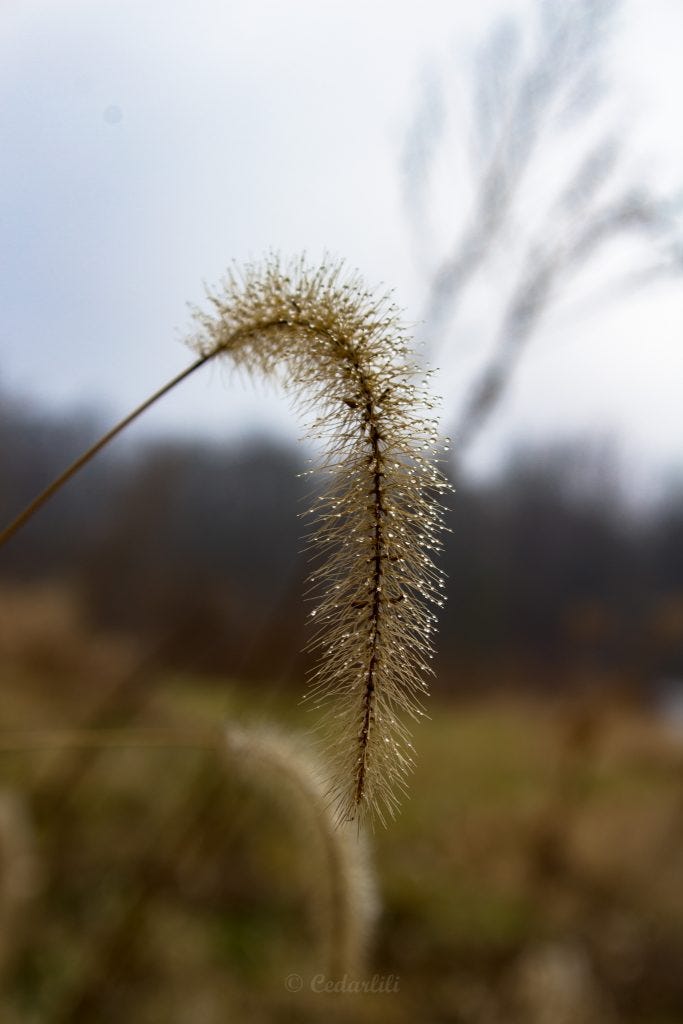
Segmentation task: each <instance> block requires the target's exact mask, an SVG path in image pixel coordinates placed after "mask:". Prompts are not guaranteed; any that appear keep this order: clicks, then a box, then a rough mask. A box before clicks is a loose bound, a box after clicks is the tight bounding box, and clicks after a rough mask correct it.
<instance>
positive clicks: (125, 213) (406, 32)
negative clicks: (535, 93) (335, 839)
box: [0, 0, 683, 471]
mask: <svg viewBox="0 0 683 1024" xmlns="http://www.w3.org/2000/svg"><path fill="white" fill-rule="evenodd" d="M556 2H557V3H558V4H559V3H568V2H569V0H556ZM528 9H529V5H528V4H526V3H525V2H523V0H519V2H515V3H503V2H498V0H480V2H479V3H478V4H476V5H472V4H465V3H455V2H453V0H443V2H439V0H420V3H406V2H403V3H402V2H396V0H394V2H389V0H386V2H384V0H374V2H373V0H363V2H361V0H331V2H327V0H279V2H276V0H250V2H249V3H246V2H235V0H163V2H162V0H147V2H145V0H135V2H129V0H98V2H97V3H92V2H91V0H87V2H86V0H83V2H75V0H43V2H32V0H14V2H9V0H5V2H4V3H3V4H2V5H1V7H0V88H1V94H2V103H0V138H1V139H2V148H1V150H0V230H1V238H2V245H1V247H0V264H1V273H0V387H1V388H2V389H3V390H7V391H8V392H10V393H14V394H16V393H20V394H23V395H25V396H27V397H29V398H35V399H36V400H38V401H40V402H41V403H42V404H44V405H48V406H50V407H52V408H64V407H67V406H68V407H71V406H77V407H79V408H85V409H95V410H98V411H100V412H101V414H102V416H103V417H104V419H105V420H106V421H109V420H110V419H112V418H113V417H115V416H117V415H118V414H120V413H123V412H124V411H126V409H127V407H128V406H130V405H131V404H132V403H135V402H137V401H138V400H140V399H141V398H143V397H144V396H145V395H146V394H147V393H148V392H149V391H150V390H152V389H153V388H155V387H157V386H158V385H159V384H160V383H162V382H163V381H164V380H165V379H166V378H167V377H168V376H170V375H171V374H173V373H175V372H177V371H178V370H179V369H180V368H181V367H182V366H183V365H185V363H186V362H187V359H188V356H187V353H186V350H185V349H184V348H183V345H182V338H183V336H184V334H185V333H186V332H187V329H188V326H189V316H188V312H187V308H186V303H187V302H188V301H192V302H201V300H202V295H203V284H202V282H203V281H206V282H207V283H213V282H215V281H216V280H217V279H218V278H219V277H220V276H221V274H222V272H223V270H224V269H225V268H226V267H227V265H228V264H229V262H230V261H231V260H233V259H236V260H245V259H247V258H255V259H258V258H259V257H260V256H261V255H262V254H263V253H265V252H268V251H269V250H273V249H276V250H280V251H281V252H283V253H298V252H300V251H302V250H306V252H307V253H308V254H309V255H310V257H311V259H312V260H315V259H317V258H319V257H320V255H321V254H322V253H323V252H324V251H329V252H331V253H332V254H334V255H337V256H340V257H344V258H345V259H346V260H347V261H348V263H349V264H351V265H352V266H353V267H357V268H358V269H359V270H360V271H361V272H362V273H363V274H364V276H365V277H366V278H367V280H368V282H369V283H370V284H372V285H375V284H378V283H382V282H383V283H384V284H385V286H387V287H392V288H394V289H395V292H396V298H397V301H398V302H399V304H400V305H401V306H403V307H404V308H405V310H406V317H407V319H408V320H410V321H417V320H419V318H420V316H421V311H422V309H423V304H424V297H425V285H426V275H425V273H424V269H425V268H424V266H422V267H420V265H419V262H418V261H416V260H415V248H414V244H413V238H412V236H411V231H410V229H409V224H408V218H407V216H406V212H405V208H404V205H403V201H402V189H403V179H402V175H401V159H402V151H403V147H404V143H405V139H406V133H407V132H408V129H409V126H410V123H411V118H412V116H413V114H414V111H415V108H416V105H417V103H418V98H419V92H420V85H421V83H423V82H424V81H425V80H428V79H429V78H430V76H432V77H433V76H435V75H436V76H438V77H440V78H441V79H442V80H443V81H444V82H445V83H446V87H447V91H446V93H445V95H446V96H447V97H450V100H449V103H450V102H452V104H453V106H452V107H449V121H448V133H449V138H450V142H449V143H448V145H450V146H453V145H454V139H455V140H456V143H457V141H458V109H459V108H458V103H459V102H460V103H461V108H462V101H463V92H462V90H461V88H460V86H459V85H458V80H459V79H458V74H459V73H460V81H463V80H464V77H463V76H462V70H463V67H466V66H467V61H468V59H470V58H471V54H472V52H473V47H474V45H475V44H476V43H477V41H478V39H479V38H480V37H481V35H482V33H483V32H485V31H486V29H487V26H489V25H490V24H491V22H492V20H493V19H494V18H495V17H496V16H498V15H500V14H501V13H502V12H505V11H508V10H510V11H513V12H522V15H523V13H524V12H525V11H528ZM612 44H613V45H612V49H611V51H610V52H611V58H610V63H609V73H610V75H611V79H612V83H613V90H612V91H613V96H614V97H615V98H616V100H617V103H616V106H615V109H617V110H618V114H619V116H620V117H621V121H620V124H621V125H622V126H624V125H627V127H628V133H629V136H632V138H629V146H630V147H631V150H632V154H633V155H632V166H633V167H635V168H636V170H638V169H639V168H642V173H643V174H646V175H648V174H650V175H652V176H653V177H652V180H653V181H655V182H656V183H657V184H661V185H662V187H664V188H678V187H680V188H683V133H681V132H680V102H681V95H682V94H683V71H682V70H681V53H682V52H683V4H681V3H680V0H647V2H645V0H630V2H628V0H627V2H626V3H625V5H624V10H623V14H622V17H621V18H620V22H619V24H618V26H617V30H616V31H615V34H614V38H613V40H612ZM459 90H460V91H459ZM464 130H465V129H464V127H463V133H464ZM639 161H640V163H639ZM638 173H640V171H639V170H638ZM457 204H458V199H457V197H456V198H454V200H453V205H452V208H451V207H449V208H448V209H445V208H444V209H443V211H442V209H441V207H437V208H436V209H434V208H433V206H432V210H431V214H432V217H433V219H435V221H436V223H437V224H438V225H439V226H440V228H441V229H442V235H443V237H441V238H440V239H439V241H440V242H442V243H444V242H447V241H448V239H449V238H450V237H451V235H452V236H453V237H454V236H455V233H456V232H457V228H458V226H459V224H461V223H462V222H463V221H464V220H465V219H466V217H467V213H468V211H467V208H466V205H457ZM438 255H439V253H438V252H435V253H434V258H435V260H436V259H437V258H438ZM606 259H607V257H606ZM609 259H611V260H615V261H617V262H618V260H619V259H620V256H619V255H618V254H616V255H615V254H612V255H611V256H610V257H609ZM605 271H609V267H605V266H603V267H602V270H601V271H600V272H605ZM600 272H596V273H597V274H598V277H599V273H600ZM606 276H607V277H609V274H608V273H607V275H606ZM682 283H683V279H681V280H679V281H677V282H676V281H674V282H669V283H659V284H658V285H657V286H656V287H653V288H650V289H647V290H641V291H640V292H638V293H637V294H636V295H634V296H626V297H624V298H623V299H622V300H620V301H619V302H614V303H611V304H606V305H601V304H600V305H598V306H597V308H595V309H594V308H593V307H592V305H591V301H590V289H587V290H586V289H584V292H585V294H583V299H582V298H581V294H579V293H577V297H576V301H575V302H574V303H569V304H566V308H565V307H563V308H562V309H561V310H560V311H558V313H557V314H556V315H553V316H551V317H550V318H549V322H548V325H547V330H545V331H544V332H541V333H540V335H539V336H538V337H537V338H536V339H535V340H534V343H533V346H532V348H531V349H530V351H529V353H528V354H527V358H525V360H524V361H523V363H522V364H521V366H520V369H519V373H518V374H517V376H516V377H515V379H514V381H513V385H512V387H511V389H510V391H509V393H508V394H507V396H506V399H505V402H504V404H503V406H502V408H501V409H500V411H499V413H498V414H497V416H496V418H495V420H494V421H492V423H491V426H490V429H488V430H487V431H486V432H485V434H484V435H483V436H482V438H481V439H480V441H479V443H478V444H477V446H476V449H475V450H474V451H473V452H472V459H473V461H474V463H475V464H476V463H477V461H478V462H479V463H480V464H481V465H482V466H483V465H487V464H490V463H491V462H492V461H494V460H495V459H496V458H497V457H499V456H500V455H501V453H503V452H504V451H505V450H506V449H507V448H508V447H509V445H510V444H511V443H513V442H516V441H517V440H519V439H520V438H536V439H538V438H540V437H550V436H558V435H560V436H568V435H570V434H572V433H584V434H585V433H592V434H596V435H601V436H606V435H613V436H614V437H615V438H616V439H617V441H618V443H619V445H620V446H621V448H622V450H624V451H625V452H626V453H627V454H628V456H629V457H632V458H633V459H635V460H637V461H638V460H639V461H640V462H641V463H642V464H647V465H650V466H652V467H653V471H654V470H657V471H659V470H660V469H661V468H662V467H665V468H667V467H668V469H669V470H671V469H672V467H678V470H679V471H682V470H683V444H682V441H683V402H681V395H682V394H683V288H682V287H681V284H682ZM483 312H484V311H483V310H482V319H481V323H482V333H483V330H484V328H483V323H484V317H483ZM479 323H480V321H479V316H478V313H477V308H476V304H475V305H472V306H471V308H470V310H469V312H468V315H467V317H466V318H465V319H464V323H463V325H462V331H463V339H461V349H462V351H463V352H464V353H465V356H466V358H465V361H464V363H463V366H465V364H467V359H469V360H470V363H471V365H472V366H473V365H474V362H476V358H477V354H478V344H479V341H478V338H479ZM421 330H423V329H422V328H420V327H418V328H417V332H418V333H419V332H420V331H421ZM483 344H484V341H483V340H482V345H483ZM438 359H439V362H440V365H441V366H442V368H443V376H442V379H441V381H440V383H439V389H440V391H441V392H442V393H443V394H444V395H445V398H446V404H447V407H448V403H449V402H450V403H452V402H453V401H455V398H456V397H457V393H458V387H459V386H460V384H461V380H462V377H461V376H460V369H459V365H458V364H457V361H456V360H455V359H454V358H453V352H452V351H451V350H449V348H448V345H444V346H443V347H442V349H441V350H440V351H439V354H438ZM467 365H468V366H469V365H470V364H467ZM254 425H257V426H261V427H265V428H272V429H274V430H277V431H278V432H282V431H285V432H287V433H288V434H289V435H290V436H296V434H297V433H299V432H300V426H299V425H297V424H296V423H295V422H294V421H293V420H292V417H291V415H290V414H289V412H288V411H287V407H286V405H285V404H284V403H283V402H282V401H280V400H279V399H278V397H277V396H276V395H275V394H273V393H272V392H271V391H269V390H268V389H264V388H263V387H257V388H256V389H255V388H254V387H253V386H252V385H251V384H245V383H244V382H241V381H239V380H234V381H229V380H228V381H226V380H225V379H223V375H222V374H221V373H218V372H215V371H213V372H212V371H211V370H210V369H209V371H208V372H204V373H203V374H202V375H201V379H193V380H192V381H191V382H189V383H188V384H187V385H186V386H185V387H184V389H183V390H182V391H180V390H179V391H178V392H176V393H174V394H173V395H172V396H169V397H168V398H167V399H166V400H165V401H164V403H163V404H162V405H160V406H159V407H157V408H156V409H155V410H154V411H153V412H152V413H151V414H150V416H149V419H148V421H147V422H146V423H145V424H144V425H143V424H142V423H141V424H140V428H139V429H140V431H141V433H143V434H144V433H145V432H149V431H154V432H158V431H163V430H167V429H172V430H173V431H175V432H180V431H182V430H188V431H192V432H193V433H196V432H197V431H199V432H209V433H211V434H212V435H213V436H216V435H219V434H228V433H231V434H235V433H239V434H243V433H245V432H246V431H247V430H248V429H251V428H252V427H253V426H254ZM136 429H138V428H136ZM456 440H457V439H456Z"/></svg>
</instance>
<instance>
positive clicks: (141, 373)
mask: <svg viewBox="0 0 683 1024" xmlns="http://www.w3.org/2000/svg"><path fill="white" fill-rule="evenodd" d="M682 40H683V5H681V3H680V0H649V2H648V3H642V2H637V0H480V2H479V3H477V4H476V5H472V4H462V3H457V4H456V3H452V2H445V0H422V2H420V3H419V4H408V3H402V2H401V3H396V2H392V3H390V2H388V0H371V2H366V3H362V4H361V3H360V2H354V0H329V2H327V0H326V2H324V3H321V2H320V0H316V2H312V0H291V2H287V3H283V2H276V0H252V2H250V3H249V4H248V5H247V4H245V3H236V2H232V0H227V2H226V0H192V3H190V2H188V0H167V2H165V3H163V4H162V3H161V2H160V0H146V2H144V3H140V2H139V0H116V2H106V0H98V3H97V4H93V3H89V2H86V0H60V2H59V3H55V2H52V0H21V3H18V2H16V3H4V4H2V5H0V53H1V54H2V59H1V60H0V90H1V92H2V97H3V102H2V103H1V104H0V135H1V137H2V140H3V143H4V144H3V146H2V148H1V149H0V240H1V244H0V529H2V528H3V527H4V526H5V525H6V524H8V523H9V522H10V521H11V520H12V519H13V517H14V516H16V515H17V514H18V513H19V512H20V511H21V509H22V508H23V507H24V506H25V505H26V503H27V502H29V501H31V499H32V498H34V497H35V495H36V494H38V493H39V492H40V491H41V490H42V489H43V488H44V487H45V486H46V485H47V484H48V483H49V482H50V481H51V480H52V479H53V478H54V477H55V476H56V475H57V474H59V473H60V472H61V471H62V470H63V469H64V468H65V467H66V466H67V465H68V464H69V463H70V462H71V461H72V460H73V459H74V458H76V457H77V456H78V455H79V454H80V453H81V452H82V451H83V450H84V449H85V448H87V447H88V446H89V445H90V444H92V443H93V442H94V441H95V440H96V439H97V438H98V437H99V436H100V435H101V434H102V433H103V432H104V431H106V430H108V429H109V428H110V427H111V426H112V425H113V424H114V423H115V422H116V421H117V419H118V418H120V417H121V416H123V415H125V414H126V413H127V412H128V411H129V410H130V409H131V408H132V407H134V406H135V405H137V404H138V403H139V402H141V401H143V400H144V399H145V398H146V397H147V396H148V395H149V394H150V393H151V392H153V391H155V390H156V389H157V388H159V387H160V386H161V385H163V384H164V382H165V381H167V380H168V379H169V378H171V377H173V376H174V375H175V374H177V373H178V372H179V371H181V370H182V369H183V368H184V367H186V366H187V365H188V364H189V362H190V361H191V359H192V356H191V354H190V352H189V350H188V349H187V348H186V347H185V345H184V344H183V341H184V339H185V338H186V337H187V335H188V333H189V332H190V331H191V329H192V317H191V309H190V308H189V307H188V303H190V304H197V305H199V306H201V305H202V303H203V301H204V285H203V282H204V281H206V283H207V284H208V285H209V286H210V287H212V286H214V285H215V284H216V283H217V282H218V281H219V279H220V278H221V275H222V274H223V273H224V271H225V269H226V267H227V266H228V265H230V264H231V262H232V261H236V262H237V264H242V263H244V262H245V261H249V260H254V261H260V260H261V259H262V258H264V257H265V256H267V255H268V253H270V252H272V251H279V252H280V253H281V254H282V255H283V256H284V257H286V256H289V255H294V256H296V255H298V254H299V253H301V252H302V251H305V252H306V254H307V257H308V261H309V262H310V263H311V264H315V263H316V262H317V261H318V260H320V259H323V258H330V259H337V258H343V259H345V260H346V262H347V264H348V266H349V267H350V268H357V269H358V270H359V271H360V272H361V274H362V275H363V277H364V278H365V279H366V281H367V283H368V286H369V287H371V288H374V287H376V286H378V287H379V288H380V289H382V288H389V289H393V292H394V298H395V300H396V302H397V304H398V305H399V306H401V307H402V308H403V309H404V315H405V320H406V323H407V324H408V325H409V327H410V330H411V332H412V333H413V334H414V336H415V339H416V351H417V358H418V359H419V360H420V361H421V362H422V363H423V364H424V365H425V366H431V367H435V368H436V373H435V376H434V388H435V390H436V392H437V393H439V394H440V395H441V404H440V422H441V429H442V432H443V434H444V436H446V435H448V436H450V438H451V441H452V443H451V446H450V454H449V455H448V456H447V457H446V458H445V459H444V462H443V467H442V468H443V469H444V472H446V473H447V474H448V476H449V477H450V479H451V480H452V482H453V485H454V491H453V493H452V494H450V495H449V496H448V510H447V513H446V520H447V525H448V527H449V528H450V530H451V531H452V532H451V533H449V534H448V535H447V537H446V543H445V550H444V553H443V556H442V564H443V568H444V569H445V571H446V574H447V580H448V585H447V598H448V600H447V602H446V605H445V607H444V608H443V609H440V611H439V631H438V636H437V642H436V648H437V655H436V659H435V662H434V667H435V675H434V678H433V680H432V682H431V688H432V690H433V693H432V695H431V696H430V699H429V702H428V708H427V711H428V716H426V717H425V718H424V720H423V721H422V722H421V723H420V725H419V727H415V729H414V741H415V748H416V759H415V769H414V772H413V773H412V775H411V779H410V789H409V796H408V797H407V798H406V800H405V801H404V804H403V806H402V808H401V813H400V815H399V816H398V818H397V820H396V821H395V822H392V824H391V827H390V828H388V829H381V830H380V829H378V830H377V832H376V833H375V834H374V835H373V836H372V837H371V843H370V847H371V854H370V860H369V862H368V865H369V867H370V868H372V866H373V865H374V868H375V871H376V875H377V886H378V891H379V894H380V902H381V906H382V912H381V916H380V918H379V920H378V922H377V926H376V929H375V934H374V937H373V941H372V948H371V950H370V955H369V959H368V963H367V970H368V972H369V973H373V972H378V975H379V976H381V977H389V976H390V977H392V978H394V977H396V978H400V986H399V988H398V990H392V994H389V993H384V994H381V995H379V996H374V995H369V996H367V997H366V996H364V995H361V994H354V995H353V996H348V997H347V996H345V995H344V996H340V998H339V999H337V998H336V996H335V1001H334V1006H332V1004H331V1003H325V1006H324V1008H323V1007H322V1004H321V1002H320V999H321V998H324V997H322V996H320V995H319V994H316V993H314V992H312V991H311V990H309V986H308V981H307V979H308V978H310V977H312V976H314V975H315V974H317V972H319V971H320V969H321V954H320V945H321V935H322V933H321V921H322V919H323V918H324V916H325V914H324V913H321V896H320V892H319V890H320V887H321V882H323V883H324V880H325V872H326V870H328V869H327V868H326V866H325V864H323V863H322V862H321V861H320V860H319V859H316V856H315V855H314V854H313V853H312V846H311V842H310V835H309V833H308V832H307V831H306V829H305V828H304V827H302V823H301V821H299V818H298V817H297V814H293V813H292V808H291V806H290V804H289V803H288V799H287V796H286V794H284V795H283V793H282V792H281V791H280V788H279V787H280V786H281V781H282V780H281V778H280V776H281V775H282V772H280V770H279V769H278V771H276V772H273V771H272V769H271V775H273V776H278V777H277V778H275V777H273V778H270V779H268V778H266V779H265V780H264V779H259V778H258V775H259V772H258V765H257V766H256V768H255V767H254V764H253V762H251V761H250V758H249V756H248V755H245V756H242V755H239V761H240V764H239V768H240V771H237V770H234V769H236V767H237V765H236V762H235V761H234V760H230V759H228V760H227V761H226V759H225V756H224V755H225V752H226V751H225V739H226V729H227V730H237V733H238V734H239V731H240V730H242V729H243V728H246V730H247V731H248V730H249V728H252V729H253V728H254V726H255V725H256V726H257V727H258V728H261V727H262V725H263V724H264V723H265V724H266V725H268V723H272V726H268V727H269V728H271V727H272V728H276V729H277V731H278V732H279V733H280V734H281V735H282V736H283V737H285V739H286V740H287V742H288V743H290V742H297V743H298V742H301V743H305V742H308V740H305V739H304V737H308V738H309V739H310V732H311V725H312V719H314V718H315V716H313V715H311V713H310V711H309V710H308V708H307V706H306V705H303V706H302V705H301V703H300V701H299V698H300V697H301V695H302V693H303V692H304V690H305V687H306V683H305V678H306V671H307V669H308V668H309V667H310V656H309V654H307V653H306V650H305V647H306V643H307V640H308V639H309V636H310V633H309V630H308V628H307V622H306V620H307V614H308V611H309V609H310V606H309V603H308V601H307V599H306V596H305V591H306V577H307V575H308V571H309V565H308V562H307V554H306V552H305V546H306V529H307V524H306V518H305V515H303V513H304V511H305V509H307V508H309V507H310V505H311V497H310V492H311V489H314V488H315V486H316V483H317V481H316V478H315V476H313V477H309V476H307V475H306V476H303V475H302V474H303V473H304V472H306V471H307V470H308V469H309V460H310V459H311V458H312V457H315V452H314V451H313V450H312V449H311V447H310V445H309V443H308V442H306V441H300V440H299V437H300V435H305V432H306V424H305V423H302V422H299V421H298V420H297V419H296V418H295V416H294V415H293V414H292V411H291V409H290V408H289V407H288V404H287V402H286V400H285V399H284V398H283V397H282V396H281V395H279V394H278V393H277V392H276V391H275V389H274V388H272V387H270V386H268V385H266V384H265V383H263V382H260V381H253V380H250V379H244V378H242V377H240V376H239V375H238V374H234V373H231V372H230V371H229V369H228V368H227V367H224V366H219V365H218V363H217V362H216V365H214V364H213V363H211V364H209V365H207V366H205V367H204V368H203V369H202V370H201V371H200V372H198V373H197V374H194V375H193V376H192V377H191V378H190V379H188V380H187V382H185V383H183V385H182V386H181V387H179V388H178V389H176V390H173V391H172V393H170V394H168V395H167V396H166V397H165V398H164V399H163V400H162V401H161V402H160V403H159V404H158V405H155V406H154V408H153V409H151V410H150V411H149V414H146V415H145V416H143V417H142V418H141V419H140V421H139V422H136V423H135V424H134V426H133V427H131V429H130V430H127V431H126V432H125V433H124V434H123V435H122V436H121V437H118V438H117V439H116V441H115V442H114V443H113V444H112V445H111V446H109V447H108V448H107V449H106V450H105V451H104V452H103V453H102V454H101V455H100V456H99V457H98V458H96V459H95V460H94V461H93V462H92V463H90V464H89V465H88V466H87V467H86V468H85V469H84V470H83V472H82V473H80V474H79V475H78V476H77V477H76V478H75V479H72V480H71V481H70V482H69V483H68V485H67V486H66V487H64V489H63V490H61V491H60V492H59V494H58V495H57V496H56V497H55V498H54V500H52V501H51V502H50V503H49V504H48V505H47V506H46V507H45V508H43V509H42V510H41V511H40V513H39V514H38V515H36V516H35V517H34V518H33V519H32V520H31V521H30V522H29V523H28V524H27V525H26V527H25V528H24V529H22V531H21V532H20V533H18V534H17V535H16V536H14V537H12V539H11V541H10V542H9V543H7V544H6V545H4V546H3V547H2V549H0V675H1V678H2V720H1V721H0V990H1V1005H2V1009H1V1010H0V1014H1V1015H2V1021H3V1024H5V1021H7V1024H79V1022H82V1024H91V1022H92V1021H95V1020H96V1021H102V1022H103V1024H107V1022H109V1021H111V1022H114V1021H116V1022H120V1021H122V1020H131V1021H136V1022H137V1021H140V1022H141V1024H144V1022H145V1021H148V1020H149V1021H159V1020H163V1021H167V1022H168V1024H186V1022H187V1021H193V1022H194V1021H202V1022H203V1024H224V1022H225V1021H226V1020H228V1019H229V1020H244V1019H248V1020H250V1021H252V1022H254V1024H260V1022H263V1024H266V1022H271V1021H282V1022H283V1024H284V1022H285V1021H291V1020H292V1019H294V1018H293V1016H292V1015H293V1014H294V1016H295V1017H296V1019H297V1020H301V1021H309V1022H310V1024H317V1022H318V1021H319V1020H320V1019H321V1013H323V1014H327V1015H328V1016H330V1019H332V1018H334V1020H335V1021H337V1020H338V1021H339V1022H340V1024H342V1022H343V1021H346V1020H348V1021H349V1022H350V1021H351V1020H353V1021H354V1024H355V1022H356V1021H360V1020H362V1021H365V1022H367V1024H372V1022H373V1021H379V1020H386V1019H387V1016H389V1017H390V1019H391V1020H393V1021H395V1022H396V1024H404V1022H405V1024H412V1022H413V1021H415V1020H418V1019H419V1020H421V1021H445V1020H457V1021H459V1022H462V1024H678V1022H680V1020H681V1019H682V1009H683V975H682V974H681V971H680V964H681V962H682V960H683V886H682V885H681V869H680V863H681V862H680V850H681V843H682V840H683V788H682V785H681V782H682V780H683V757H682V753H683V746H682V743H681V740H682V737H683V731H682V729H681V723H682V722H683V543H682V540H681V538H682V534H683V451H682V446H681V437H682V435H683V406H682V403H681V394H682V393H683V345H682V344H681V339H682V337H683V289H682V288H681V282H682V278H683V275H682V273H681V272H682V271H683V135H682V134H681V132H680V130H679V122H680V96H681V90H682V86H683V79H682V72H681V59H680V54H681V42H682ZM325 254H329V256H328V257H326V256H325ZM297 737H298V739H297ZM245 749H246V748H245ZM265 774H266V775H267V772H266V773H265ZM285 774H287V772H285ZM335 892H336V890H335ZM323 939H324V936H323ZM292 972H294V976H295V977H298V978H300V979H301V981H302V984H303V990H302V991H301V992H300V993H296V992H294V991H293V990H291V989H290V988H289V987H288V985H287V982H286V979H288V978H291V977H292ZM349 999H350V1000H351V1001H350V1002H349Z"/></svg>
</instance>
